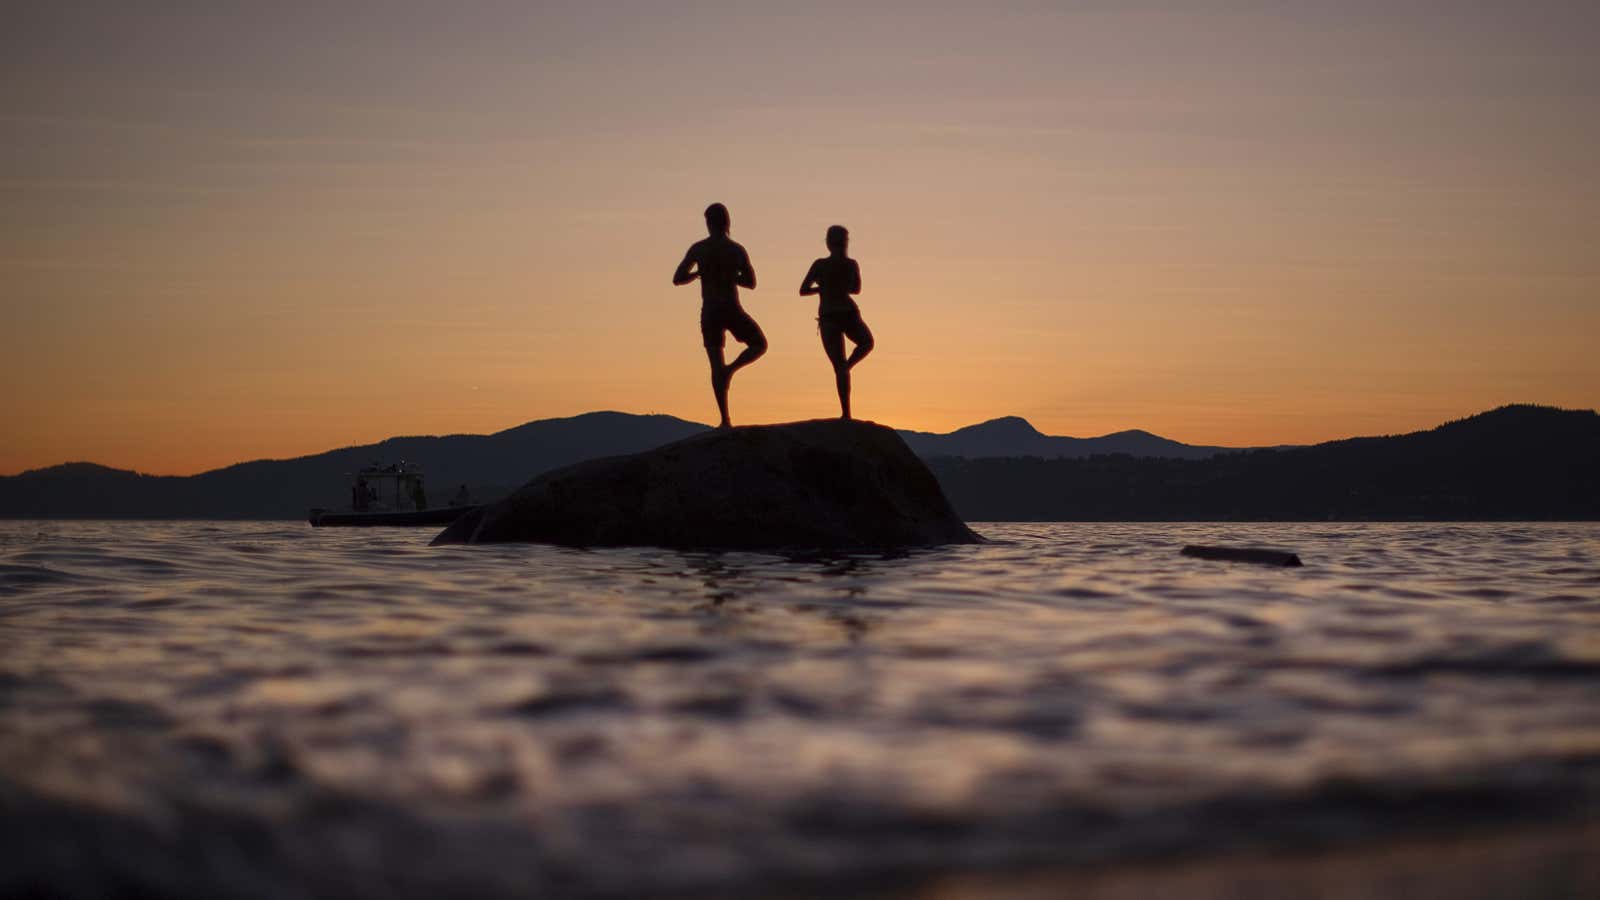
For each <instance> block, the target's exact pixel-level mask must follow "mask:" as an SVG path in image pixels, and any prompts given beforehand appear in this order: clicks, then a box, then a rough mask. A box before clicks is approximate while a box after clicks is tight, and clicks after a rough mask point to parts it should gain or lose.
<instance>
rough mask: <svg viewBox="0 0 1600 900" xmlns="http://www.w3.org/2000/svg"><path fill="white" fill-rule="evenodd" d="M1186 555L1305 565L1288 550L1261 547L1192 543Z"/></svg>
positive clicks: (1232, 560)
mask: <svg viewBox="0 0 1600 900" xmlns="http://www.w3.org/2000/svg"><path fill="white" fill-rule="evenodd" d="M1182 552H1183V555H1184V556H1193V557H1195V558H1197V559H1217V560H1223V561H1225V562H1247V563H1256V564H1258V565H1263V566H1289V567H1292V566H1298V565H1303V564H1302V563H1301V562H1300V557H1299V556H1297V555H1295V554H1293V553H1290V552H1289V551H1287V550H1265V549H1262V548H1260V547H1202V546H1200V545H1198V544H1190V545H1189V546H1187V547H1184V548H1183V551H1182Z"/></svg>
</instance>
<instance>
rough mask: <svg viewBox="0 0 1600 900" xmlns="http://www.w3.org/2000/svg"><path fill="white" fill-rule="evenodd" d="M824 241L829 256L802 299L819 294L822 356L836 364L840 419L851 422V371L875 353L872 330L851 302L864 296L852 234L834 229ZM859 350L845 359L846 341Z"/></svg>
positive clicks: (809, 274) (811, 273) (814, 269)
mask: <svg viewBox="0 0 1600 900" xmlns="http://www.w3.org/2000/svg"><path fill="white" fill-rule="evenodd" d="M824 241H825V242H826V243H827V245H828V255H827V256H824V257H823V258H822V259H819V260H817V261H816V262H814V263H812V264H811V268H810V269H808V270H806V277H805V279H804V280H803V281H801V282H800V296H802V297H805V296H808V295H811V294H817V295H818V297H817V332H818V333H819V334H821V335H822V352H823V353H826V354H828V362H830V363H832V364H833V383H834V385H835V386H837V387H838V389H839V417H840V418H842V419H848V418H850V370H851V369H853V368H855V365H856V363H858V362H861V360H862V359H863V358H864V357H865V356H866V355H867V354H868V353H871V352H872V348H873V347H874V346H875V344H874V342H873V340H872V329H870V328H868V327H867V323H866V322H863V321H861V307H859V306H857V305H856V301H854V300H852V299H850V295H851V294H859V293H861V267H860V266H858V265H856V261H855V260H853V259H851V258H850V257H849V256H848V255H846V254H847V252H848V251H849V249H850V232H848V231H846V230H845V227H844V226H843V225H830V226H829V227H828V233H827V236H826V237H825V238H824ZM846 337H848V338H850V342H851V343H853V344H855V348H854V349H852V350H851V351H850V357H849V358H848V359H846V358H845V355H844V339H845V338H846Z"/></svg>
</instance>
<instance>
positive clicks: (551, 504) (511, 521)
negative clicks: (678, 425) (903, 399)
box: [433, 419, 982, 549]
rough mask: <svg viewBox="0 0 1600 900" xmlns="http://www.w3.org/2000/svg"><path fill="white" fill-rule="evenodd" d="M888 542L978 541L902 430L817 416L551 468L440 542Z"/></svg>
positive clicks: (879, 545) (835, 545)
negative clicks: (902, 438) (907, 443)
mask: <svg viewBox="0 0 1600 900" xmlns="http://www.w3.org/2000/svg"><path fill="white" fill-rule="evenodd" d="M505 541H531V542H538V543H550V544H566V545H570V546H581V547H622V546H657V547H676V548H722V549H778V548H817V549H848V548H873V549H889V548H900V547H926V546H934V545H939V544H970V543H978V542H981V541H982V538H980V537H978V536H977V535H976V534H974V533H973V532H972V531H971V529H969V528H967V526H966V524H965V523H963V522H962V521H961V519H960V517H958V516H957V515H956V513H955V510H954V509H953V508H952V507H951V506H950V503H949V501H948V500H946V499H945V496H944V493H943V491H941V490H940V488H939V482H938V481H937V480H935V479H934V477H933V473H932V472H930V471H929V470H928V467H927V466H926V465H924V464H923V462H922V460H920V459H918V458H917V457H916V455H915V454H913V453H912V452H911V450H910V448H908V447H907V446H906V444H905V441H903V440H901V438H900V436H899V435H897V434H895V432H894V431H893V430H892V429H889V428H885V427H884V426H882V425H877V424H873V423H871V422H857V421H844V420H840V419H817V420H814V421H809V422H793V423H789V424H784V425H754V426H746V427H742V428H734V429H731V430H726V431H714V432H709V433H706V434H701V435H696V436H694V437H690V438H687V439H685V440H681V441H678V442H676V443H672V444H668V445H666V446H664V447H658V448H656V449H655V450H650V451H647V452H644V453H637V454H634V455H632V456H615V457H610V458H607V459H596V460H591V461H589V462H584V463H579V464H577V465H574V466H569V467H567V468H564V469H558V470H556V471H553V472H547V473H545V474H543V475H541V476H539V477H538V478H535V479H534V480H533V481H530V482H528V484H526V485H525V486H523V487H522V488H521V489H520V490H518V491H517V492H516V493H515V494H513V495H511V496H510V497H508V498H506V499H505V500H502V501H500V502H499V503H495V504H491V505H489V506H486V507H484V508H482V509H481V510H479V511H477V512H475V513H472V514H469V515H467V516H465V517H463V518H461V519H459V520H457V521H456V522H455V524H453V525H451V526H450V527H449V528H446V529H445V530H444V531H443V532H442V533H441V534H440V535H439V536H438V537H437V538H434V541H433V542H434V543H435V544H475V543H495V542H505Z"/></svg>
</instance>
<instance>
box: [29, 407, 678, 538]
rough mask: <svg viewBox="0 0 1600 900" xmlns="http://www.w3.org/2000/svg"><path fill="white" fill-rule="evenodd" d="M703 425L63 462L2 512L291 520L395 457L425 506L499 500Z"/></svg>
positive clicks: (554, 424)
mask: <svg viewBox="0 0 1600 900" xmlns="http://www.w3.org/2000/svg"><path fill="white" fill-rule="evenodd" d="M705 428H706V426H704V425H700V424H697V423H694V422H686V421H684V420H683V419H677V418H674V417H672V416H636V415H630V414H628V413H618V412H594V413H586V414H584V415H581V416H573V417H571V418H565V419H543V420H540V421H537V422H529V423H527V424H526V425H519V426H517V427H516V428H508V429H506V430H505V431H501V432H497V433H495V434H487V435H484V434H456V435H447V436H444V437H396V438H390V439H388V440H386V441H382V442H379V443H376V444H367V445H364V446H359V447H345V448H343V449H340V450H330V451H328V452H327V453H318V454H316V455H314V456H302V457H299V458H297V459H282V460H259V461H256V462H247V463H239V464H238V465H234V466H228V467H227V468H224V469H216V470H213V471H210V472H202V473H200V474H199V475H190V476H184V477H179V476H161V475H141V474H139V473H137V472H129V471H126V470H122V469H111V468H107V467H105V466H98V465H93V464H90V463H69V464H66V465H61V466H52V467H50V468H48V469H38V470H35V471H32V472H24V473H22V474H21V475H14V476H11V477H8V478H0V516H7V517H11V518H33V517H37V518H134V517H138V518H143V517H148V518H216V519H235V518H240V519H297V518H301V517H303V516H304V515H305V514H306V510H307V509H309V508H310V507H313V506H327V507H333V508H340V507H347V506H348V505H349V502H350V483H351V475H350V473H352V472H355V471H356V470H358V469H360V468H361V467H362V466H364V465H366V464H368V463H373V462H378V463H382V464H385V465H387V464H389V463H394V462H398V461H400V460H407V461H409V462H413V463H416V464H418V465H420V466H422V469H423V471H424V472H426V473H427V485H428V487H427V490H428V495H429V498H430V500H432V501H433V502H434V503H435V504H436V505H443V503H444V502H445V501H447V500H449V499H450V497H451V495H452V494H453V493H454V492H455V490H456V488H457V487H459V486H460V485H462V484H465V485H467V486H468V488H469V489H470V490H471V492H472V493H473V495H474V496H475V497H477V498H480V499H487V498H490V497H497V496H501V495H504V494H507V493H510V492H511V491H512V490H514V489H516V488H517V487H520V486H521V485H522V484H523V483H524V482H526V481H527V480H528V479H529V478H531V477H533V476H534V475H537V474H538V473H540V472H544V471H547V470H549V469H554V468H557V467H560V466H565V465H571V464H572V463H576V462H582V461H583V460H586V459H594V458H595V457H600V456H615V455H618V454H622V453H637V452H639V451H641V450H649V449H650V448H652V447H659V446H661V445H662V444H665V443H668V442H670V441H675V440H678V439H680V438H685V437H688V436H689V435H691V434H697V433H699V432H701V431H704V430H705Z"/></svg>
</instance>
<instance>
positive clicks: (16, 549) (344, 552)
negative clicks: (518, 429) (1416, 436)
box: [0, 522, 1600, 897]
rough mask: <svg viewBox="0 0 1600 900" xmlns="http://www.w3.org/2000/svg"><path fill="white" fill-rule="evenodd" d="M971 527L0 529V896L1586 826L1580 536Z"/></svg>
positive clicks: (970, 856) (635, 888) (852, 863)
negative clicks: (679, 537)
mask: <svg viewBox="0 0 1600 900" xmlns="http://www.w3.org/2000/svg"><path fill="white" fill-rule="evenodd" d="M976 527H977V530H978V531H979V532H981V533H982V534H984V535H985V536H987V537H989V538H991V539H993V543H990V544H988V545H985V546H977V547H959V548H952V549H946V550H937V551H928V552H917V553H911V554H907V555H903V556H893V557H884V556H881V555H871V556H827V557H813V558H785V557H779V556H767V555H759V554H743V553H740V554H705V553H677V552H670V551H663V550H605V551H578V550H567V549H557V548H551V547H542V546H523V545H518V546H495V547H439V548H435V547H429V546H428V541H429V539H430V538H431V537H432V536H433V534H434V532H433V531H431V530H426V529H425V530H342V529H324V530H313V529H310V528H307V527H305V526H304V525H300V524H293V523H260V522H253V523H210V522H177V523H171V522H159V523H151V522H88V523H80V522H5V523H0V837H3V838H4V845H3V846H0V861H3V864H0V893H8V892H11V891H16V890H21V889H23V888H27V887H29V886H34V885H38V884H41V883H46V884H49V885H52V886H53V887H54V888H55V889H56V890H59V891H63V892H74V891H76V892H78V893H80V894H82V895H85V896H92V895H98V894H103V893H107V892H114V891H130V892H131V891H136V890H137V891H145V892H148V893H150V894H167V895H183V894H190V895H194V896H205V895H215V894H218V893H221V892H224V891H225V892H227V893H229V894H231V895H233V896H261V897H269V896H270V897H293V896H303V895H344V896H393V895H401V896H418V897H421V896H438V895H441V894H443V893H444V892H445V891H446V890H450V891H452V892H454V893H456V894H457V895H464V894H467V893H475V894H479V895H493V894H496V893H501V892H505V893H510V892H529V891H539V890H543V891H547V892H552V893H566V894H617V895H635V894H639V893H670V892H679V891H681V892H684V893H686V894H693V893H697V892H703V891H728V892H734V893H737V892H741V891H755V892H760V891H762V890H766V889H770V888H771V887H772V886H773V885H796V884H798V885H805V884H812V883H814V882H811V881H809V879H816V878H821V879H824V880H830V881H849V882H851V883H860V884H872V883H880V884H881V883H885V882H893V881H903V880H905V879H908V878H914V877H916V876H918V875H922V874H927V873H933V872H938V871H945V870H950V869H953V868H963V867H991V866H1024V865H1032V864H1053V865H1060V864H1068V865H1070V864H1076V863H1091V862H1103V861H1114V860H1124V859H1142V858H1147V857H1149V856H1151V855H1167V854H1177V855H1200V856H1204V855H1206V854H1210V853H1216V852H1221V851H1228V850H1236V849H1239V848H1263V847H1265V848H1269V849H1270V848H1276V847H1284V846H1303V845H1325V844H1328V843H1338V842H1341V841H1348V840H1351V839H1357V838H1359V839H1365V840H1372V839H1380V840H1381V839H1384V838H1385V837H1386V836H1388V835H1394V834H1402V833H1406V834H1412V833H1424V832H1429V831H1438V830H1441V829H1460V828H1472V827H1475V826H1477V825H1484V826H1490V825H1493V826H1502V825H1507V824H1517V823H1524V822H1550V821H1593V820H1595V819H1596V818H1597V817H1600V525H1595V524H1494V525H1479V524H1403V525H1394V524H1358V525H1344V524H1271V525H1235V524H1224V525H1203V524H1181V525H1169V524H1039V525H1034V524H1029V525H1021V524H987V525H986V524H980V525H977V526H976ZM1185 543H1241V544H1252V545H1266V546H1278V547H1286V548H1289V549H1293V550H1296V551H1298V552H1299V553H1300V554H1301V556H1302V558H1303V559H1304V560H1305V563H1306V566H1305V568H1303V569H1290V570H1282V569H1265V568H1260V567H1254V566H1248V565H1238V564H1226V563H1215V562H1204V561H1199V560H1192V559H1188V558H1184V557H1180V556H1179V555H1178V549H1179V548H1180V547H1181V546H1182V545H1183V544H1185Z"/></svg>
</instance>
